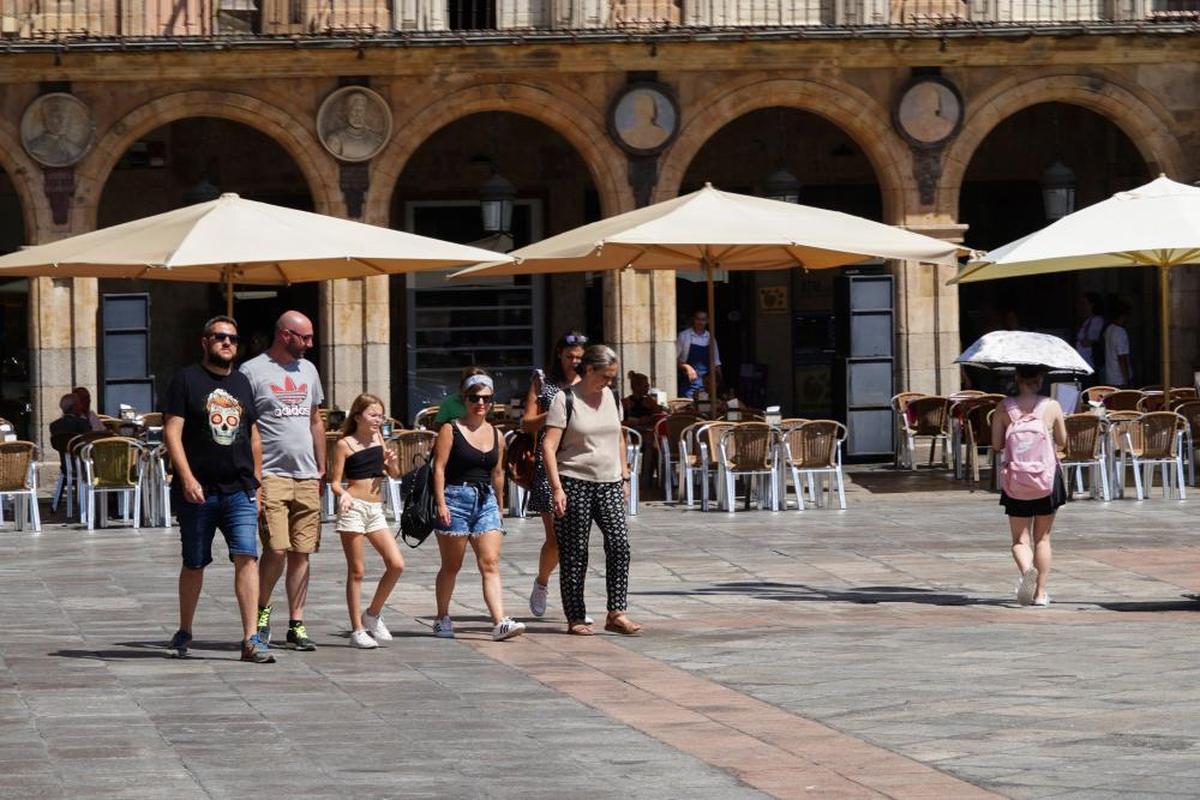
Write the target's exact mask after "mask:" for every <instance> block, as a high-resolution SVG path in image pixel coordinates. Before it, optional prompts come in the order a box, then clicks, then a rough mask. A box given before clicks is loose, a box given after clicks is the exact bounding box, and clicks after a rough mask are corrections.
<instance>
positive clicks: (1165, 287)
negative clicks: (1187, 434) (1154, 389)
mask: <svg viewBox="0 0 1200 800" xmlns="http://www.w3.org/2000/svg"><path fill="white" fill-rule="evenodd" d="M1158 319H1159V325H1161V326H1162V334H1161V335H1162V385H1163V394H1164V396H1165V397H1166V398H1168V400H1169V399H1170V397H1171V268H1170V267H1168V266H1167V265H1166V264H1159V265H1158ZM1165 408H1170V405H1169V403H1168V405H1167V406H1165Z"/></svg>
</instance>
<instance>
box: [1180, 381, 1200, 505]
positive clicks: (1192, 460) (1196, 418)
mask: <svg viewBox="0 0 1200 800" xmlns="http://www.w3.org/2000/svg"><path fill="white" fill-rule="evenodd" d="M1175 413H1176V414H1178V415H1179V416H1181V417H1183V418H1184V419H1186V420H1187V421H1188V430H1187V433H1185V434H1184V448H1183V455H1184V458H1186V459H1187V465H1188V485H1189V486H1195V485H1196V443H1197V442H1200V400H1184V401H1183V402H1182V403H1179V404H1178V405H1177V406H1175Z"/></svg>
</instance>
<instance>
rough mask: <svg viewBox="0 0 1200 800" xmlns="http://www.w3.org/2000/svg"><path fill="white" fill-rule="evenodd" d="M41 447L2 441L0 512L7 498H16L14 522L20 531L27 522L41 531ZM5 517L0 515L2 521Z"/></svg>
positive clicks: (0, 457)
mask: <svg viewBox="0 0 1200 800" xmlns="http://www.w3.org/2000/svg"><path fill="white" fill-rule="evenodd" d="M37 479H38V447H37V445H36V444H34V443H33V442H23V441H15V442H0V510H3V504H4V498H6V497H11V498H12V499H13V520H14V521H15V522H16V526H17V530H19V531H20V530H24V529H25V522H26V521H27V520H28V522H29V523H30V524H31V525H32V526H33V529H34V530H35V531H37V532H39V533H40V532H41V530H42V517H41V514H40V512H39V510H38V501H37V491H38V486H37ZM3 521H4V515H3V514H2V513H0V522H3Z"/></svg>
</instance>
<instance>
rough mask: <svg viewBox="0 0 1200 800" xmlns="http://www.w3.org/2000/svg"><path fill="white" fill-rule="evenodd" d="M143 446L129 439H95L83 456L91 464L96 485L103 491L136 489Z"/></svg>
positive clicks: (82, 453) (122, 437)
mask: <svg viewBox="0 0 1200 800" xmlns="http://www.w3.org/2000/svg"><path fill="white" fill-rule="evenodd" d="M144 452H145V448H144V447H143V446H142V443H141V442H139V441H138V440H137V439H131V438H129V437H128V436H106V437H104V438H101V439H93V440H92V441H90V442H88V443H86V444H85V445H84V446H83V449H82V450H80V452H79V456H80V458H82V459H83V460H84V462H87V463H90V464H91V473H92V483H93V484H94V485H95V486H96V487H98V488H101V489H132V488H134V487H135V486H137V484H138V478H139V477H140V475H141V469H140V467H141V458H142V454H143V453H144Z"/></svg>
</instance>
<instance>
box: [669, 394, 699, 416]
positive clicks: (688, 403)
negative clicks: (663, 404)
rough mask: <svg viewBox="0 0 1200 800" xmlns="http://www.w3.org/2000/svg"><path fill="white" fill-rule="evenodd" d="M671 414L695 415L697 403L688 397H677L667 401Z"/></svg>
mask: <svg viewBox="0 0 1200 800" xmlns="http://www.w3.org/2000/svg"><path fill="white" fill-rule="evenodd" d="M667 413H669V414H684V413H687V414H695V413H696V403H695V402H694V401H692V400H691V399H689V398H687V397H675V398H672V399H670V400H668V401H667Z"/></svg>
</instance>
